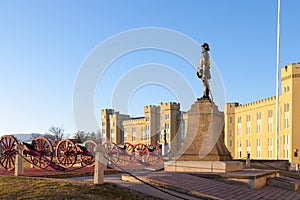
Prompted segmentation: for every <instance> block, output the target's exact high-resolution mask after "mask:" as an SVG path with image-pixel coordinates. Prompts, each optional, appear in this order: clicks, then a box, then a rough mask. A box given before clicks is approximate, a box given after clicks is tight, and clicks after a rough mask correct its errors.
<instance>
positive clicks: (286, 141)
mask: <svg viewBox="0 0 300 200" xmlns="http://www.w3.org/2000/svg"><path fill="white" fill-rule="evenodd" d="M289 142H290V136H289V135H283V155H284V159H289V148H290V143H289Z"/></svg>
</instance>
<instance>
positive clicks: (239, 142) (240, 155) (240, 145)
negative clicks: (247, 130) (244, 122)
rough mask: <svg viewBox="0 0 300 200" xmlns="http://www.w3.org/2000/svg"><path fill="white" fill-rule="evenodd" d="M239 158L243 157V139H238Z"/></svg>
mask: <svg viewBox="0 0 300 200" xmlns="http://www.w3.org/2000/svg"><path fill="white" fill-rule="evenodd" d="M237 147H238V148H237V150H238V158H242V141H241V140H238V141H237Z"/></svg>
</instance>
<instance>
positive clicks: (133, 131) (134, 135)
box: [132, 127, 136, 142]
mask: <svg viewBox="0 0 300 200" xmlns="http://www.w3.org/2000/svg"><path fill="white" fill-rule="evenodd" d="M135 141H136V128H135V127H132V142H135Z"/></svg>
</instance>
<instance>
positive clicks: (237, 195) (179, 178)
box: [138, 172, 300, 200]
mask: <svg viewBox="0 0 300 200" xmlns="http://www.w3.org/2000/svg"><path fill="white" fill-rule="evenodd" d="M138 177H140V178H143V179H148V180H153V181H157V182H160V183H163V184H165V185H168V186H174V187H175V188H176V189H181V190H183V191H189V193H190V194H192V193H193V194H197V195H199V196H203V197H204V196H206V195H209V196H210V197H212V199H213V198H215V199H224V200H227V199H228V200H233V199H236V200H256V199H257V200H258V199H259V200H265V199H268V200H272V199H273V200H275V199H284V200H299V199H300V191H299V190H298V191H288V190H284V189H280V188H277V187H272V186H265V187H263V188H262V189H258V190H252V189H248V188H247V187H245V186H242V185H237V184H229V183H225V182H221V181H216V180H212V179H208V178H201V177H197V176H193V175H189V174H187V173H175V172H155V173H146V174H145V173H144V174H138ZM293 181H294V182H295V183H298V184H299V185H300V180H296V179H295V180H294V179H293Z"/></svg>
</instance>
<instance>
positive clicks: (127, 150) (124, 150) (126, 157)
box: [119, 142, 134, 165]
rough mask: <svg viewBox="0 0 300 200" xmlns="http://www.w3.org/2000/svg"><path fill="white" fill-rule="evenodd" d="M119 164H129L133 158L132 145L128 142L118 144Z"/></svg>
mask: <svg viewBox="0 0 300 200" xmlns="http://www.w3.org/2000/svg"><path fill="white" fill-rule="evenodd" d="M119 150H120V160H119V162H120V163H121V164H125V165H128V164H131V163H132V162H133V160H134V146H133V145H132V144H130V143H128V142H123V143H122V144H121V145H119Z"/></svg>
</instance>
